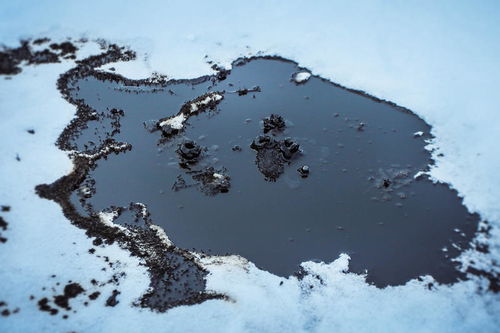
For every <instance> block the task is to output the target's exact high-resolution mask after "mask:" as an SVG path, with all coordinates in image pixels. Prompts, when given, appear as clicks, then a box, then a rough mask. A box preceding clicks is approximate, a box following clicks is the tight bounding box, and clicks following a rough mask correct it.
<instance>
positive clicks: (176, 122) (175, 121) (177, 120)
mask: <svg viewBox="0 0 500 333" xmlns="http://www.w3.org/2000/svg"><path fill="white" fill-rule="evenodd" d="M185 121H186V116H185V115H184V113H179V114H178V115H177V116H174V117H172V118H168V119H167V120H164V121H162V122H161V123H160V127H163V126H166V125H168V126H170V127H172V128H173V129H176V130H180V129H182V128H183V127H184V122H185Z"/></svg>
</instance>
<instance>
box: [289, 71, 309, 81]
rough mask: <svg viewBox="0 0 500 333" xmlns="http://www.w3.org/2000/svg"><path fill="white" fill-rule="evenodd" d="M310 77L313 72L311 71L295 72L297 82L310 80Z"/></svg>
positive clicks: (294, 78)
mask: <svg viewBox="0 0 500 333" xmlns="http://www.w3.org/2000/svg"><path fill="white" fill-rule="evenodd" d="M310 77H311V73H309V72H298V73H295V74H294V76H293V80H294V81H295V82H297V83H304V82H306V81H307V80H309V78H310Z"/></svg>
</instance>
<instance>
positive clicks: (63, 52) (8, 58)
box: [0, 39, 78, 75]
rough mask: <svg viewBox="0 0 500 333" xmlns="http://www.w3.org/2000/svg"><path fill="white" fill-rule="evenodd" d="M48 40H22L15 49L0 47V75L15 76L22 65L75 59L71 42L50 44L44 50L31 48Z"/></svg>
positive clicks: (74, 51)
mask: <svg viewBox="0 0 500 333" xmlns="http://www.w3.org/2000/svg"><path fill="white" fill-rule="evenodd" d="M45 42H48V40H46V41H45V40H43V39H36V40H34V41H29V40H23V41H21V43H20V44H21V45H20V46H19V47H15V48H9V47H5V46H0V75H16V74H19V73H20V72H21V71H22V65H40V64H49V63H56V62H61V60H62V59H76V52H77V51H78V47H76V46H75V45H74V44H73V43H72V42H71V41H65V42H62V43H52V44H50V46H47V47H45V49H41V50H34V49H33V46H35V45H42V44H44V43H45Z"/></svg>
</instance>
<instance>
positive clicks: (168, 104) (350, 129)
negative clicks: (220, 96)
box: [73, 59, 477, 286]
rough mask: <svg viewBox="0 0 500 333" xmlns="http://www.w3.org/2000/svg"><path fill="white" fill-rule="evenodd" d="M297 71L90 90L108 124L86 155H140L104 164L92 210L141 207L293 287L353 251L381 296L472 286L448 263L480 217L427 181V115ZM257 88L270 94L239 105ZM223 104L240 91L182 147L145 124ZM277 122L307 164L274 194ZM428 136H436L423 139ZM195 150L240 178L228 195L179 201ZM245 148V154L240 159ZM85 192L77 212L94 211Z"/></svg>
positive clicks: (194, 193) (196, 121) (278, 66)
mask: <svg viewBox="0 0 500 333" xmlns="http://www.w3.org/2000/svg"><path fill="white" fill-rule="evenodd" d="M297 70H298V68H297V67H296V65H295V64H294V63H290V62H285V61H279V60H269V59H258V60H253V61H250V62H249V63H245V64H243V65H241V66H235V67H234V69H233V70H232V72H231V74H230V75H229V76H228V77H227V79H226V80H224V81H221V82H216V83H213V82H204V83H199V84H190V83H179V84H171V85H169V86H168V87H166V88H160V89H158V87H148V86H142V87H125V86H123V85H122V84H119V83H113V82H109V81H99V80H97V79H95V78H92V77H89V78H87V79H83V80H80V81H79V82H77V84H76V86H77V87H78V88H79V90H75V91H74V92H73V93H74V96H76V97H78V98H81V99H83V100H84V101H85V103H87V104H88V105H89V106H91V107H92V108H93V109H95V110H96V111H97V112H98V113H102V114H103V115H102V116H101V117H100V120H97V121H91V122H90V123H89V124H88V125H89V127H88V129H85V130H83V131H82V132H81V135H80V137H78V138H77V139H75V144H77V146H78V148H79V150H81V151H84V150H85V147H84V144H87V147H90V148H92V147H93V146H92V144H89V142H88V141H94V142H95V143H96V144H99V142H100V140H102V139H104V138H106V137H110V136H111V135H112V137H113V138H114V139H115V140H117V141H123V142H127V143H130V144H131V145H132V149H131V150H130V151H127V152H124V153H120V154H118V155H111V156H109V157H108V158H107V159H106V160H100V161H99V162H98V165H97V167H96V168H95V169H94V170H92V171H91V173H90V175H89V179H88V180H87V183H88V182H89V180H94V181H95V185H93V186H94V189H95V194H94V195H93V196H92V197H90V198H87V199H85V202H86V204H90V205H91V207H90V206H87V211H86V210H85V209H83V208H81V209H80V211H81V212H82V214H86V213H88V211H92V210H93V211H100V210H103V209H105V208H107V207H110V206H123V207H125V206H128V205H129V204H130V203H131V202H141V203H144V204H145V205H146V206H147V207H148V210H149V212H150V213H151V216H150V217H151V219H152V221H153V222H154V223H155V224H158V225H161V226H162V227H163V228H164V229H165V231H166V233H167V234H168V236H169V237H170V239H171V240H172V241H173V242H174V243H175V244H176V245H177V246H179V247H181V248H187V249H193V248H194V249H196V250H198V251H204V252H207V253H211V254H226V253H230V254H240V255H242V256H243V257H245V258H248V259H249V260H251V261H252V262H254V263H255V264H256V265H257V266H259V267H261V268H263V269H266V270H269V271H271V272H273V273H276V274H278V275H282V276H287V275H289V274H292V273H293V272H295V271H297V269H298V265H299V263H300V262H302V261H306V260H322V261H326V262H330V261H332V260H334V259H336V258H337V257H338V255H339V254H340V253H342V252H345V253H348V254H349V255H350V256H351V258H352V260H351V265H350V270H351V271H354V272H362V271H363V270H364V269H367V270H368V278H369V280H370V281H373V282H374V283H376V284H377V285H381V286H383V285H387V284H401V283H404V282H405V281H407V280H409V279H411V278H414V277H417V276H419V275H422V274H431V275H433V276H434V277H435V278H436V279H437V280H438V281H441V282H451V281H453V280H455V279H456V278H457V277H458V273H457V272H456V270H455V268H454V266H453V264H452V263H451V261H450V260H449V258H447V257H453V256H456V255H457V254H458V253H459V252H458V250H456V249H455V248H454V247H453V246H452V243H455V245H457V246H459V247H462V248H465V247H466V244H467V243H468V241H469V240H470V239H471V237H472V234H473V232H474V231H475V229H476V226H477V217H475V216H473V215H470V214H468V213H467V211H466V209H465V208H464V207H463V206H462V204H461V199H460V198H458V197H457V195H456V193H455V192H453V191H451V190H450V189H449V188H448V187H447V186H444V185H434V184H432V183H431V182H430V181H428V180H426V179H425V178H423V179H418V180H414V179H413V176H414V175H415V174H416V173H417V172H418V171H420V170H424V169H426V167H427V166H428V164H429V163H430V160H429V158H430V155H429V153H428V152H427V151H425V150H424V146H425V142H424V140H425V139H426V138H429V135H428V133H429V131H430V127H429V126H428V125H426V124H425V123H424V122H423V121H422V120H421V119H419V118H417V117H416V116H414V115H413V114H410V113H408V112H405V111H403V110H400V109H398V108H396V107H393V106H390V105H388V104H386V103H380V102H377V101H374V100H372V99H370V98H367V97H365V96H361V95H358V94H355V93H353V92H350V91H347V90H345V89H342V88H339V87H336V86H334V85H333V84H331V83H329V82H327V81H324V80H321V79H320V78H317V77H311V78H310V79H309V80H308V81H307V82H306V83H304V84H300V85H297V84H295V83H294V82H292V81H291V80H290V78H291V76H292V74H293V73H294V72H296V71H297ZM254 86H259V87H260V90H261V91H260V92H251V93H248V94H246V95H243V96H240V95H239V94H238V93H235V91H236V90H238V89H243V88H248V89H250V88H252V87H254ZM169 90H170V92H169ZM209 91H226V92H225V94H224V100H222V102H221V103H220V104H219V105H218V108H217V110H216V111H206V112H204V113H201V114H199V115H197V116H192V117H191V118H189V120H188V122H187V125H186V128H185V131H184V132H182V133H181V134H179V135H177V136H174V137H172V138H171V139H170V140H166V142H163V141H165V140H163V141H162V140H161V138H162V135H161V132H160V131H157V132H154V133H150V132H149V131H147V130H146V129H145V128H144V126H143V122H144V121H148V120H151V119H154V120H158V119H160V118H164V117H168V116H172V115H175V114H177V113H178V112H179V110H180V108H181V106H182V105H183V104H184V103H185V102H187V101H189V100H192V99H194V98H196V97H198V96H200V95H203V94H204V93H206V92H209ZM112 108H117V109H122V110H123V112H124V115H123V116H121V117H119V122H120V125H121V126H120V132H119V133H115V134H113V133H112V129H113V128H112V126H110V124H111V122H112V121H113V118H110V117H106V115H109V110H110V109H112ZM273 113H274V114H279V115H281V116H283V118H285V120H286V124H287V127H286V129H285V130H284V132H283V133H280V132H277V133H275V134H276V136H275V138H276V139H277V140H281V139H283V138H285V137H291V138H292V140H294V141H295V142H297V143H299V144H300V148H301V151H302V152H301V153H300V154H299V155H298V156H295V157H294V158H293V159H292V160H291V161H290V164H289V165H285V167H284V173H283V174H282V175H281V176H280V177H279V178H278V179H277V180H276V181H274V182H272V181H266V180H265V179H264V176H263V175H262V174H261V173H260V172H259V170H258V168H257V166H256V163H255V160H256V151H255V150H253V149H251V148H250V145H251V143H252V140H253V139H254V138H255V137H256V136H257V135H260V134H263V131H262V122H261V120H262V119H263V118H265V117H268V116H269V115H270V114H273ZM360 123H363V124H361V125H360ZM417 131H423V132H424V133H426V134H424V136H422V137H415V136H414V135H413V133H415V132H417ZM185 138H189V139H192V140H194V141H195V142H196V143H197V144H199V145H201V146H202V147H205V148H206V151H204V152H203V153H202V156H203V158H202V160H201V161H199V162H198V163H197V164H195V165H194V166H192V169H193V170H199V169H202V168H204V167H207V166H213V167H214V168H215V169H221V168H225V169H226V170H227V174H228V175H229V176H230V177H231V188H230V190H229V192H228V193H220V194H217V195H214V196H210V195H206V194H204V193H202V192H201V191H199V188H198V186H196V185H193V186H191V187H188V188H185V189H181V190H179V191H174V190H172V185H173V184H174V182H175V181H176V179H177V176H178V175H181V176H182V177H183V179H185V181H186V183H187V184H188V185H189V184H195V180H193V179H192V178H191V175H190V174H189V173H188V172H186V170H185V169H183V168H180V167H179V157H178V155H177V153H176V152H175V150H176V149H177V148H178V145H179V144H180V143H181V142H183V140H184V139H185ZM235 145H239V146H240V147H241V151H234V150H233V149H232V148H233V147H234V146H235ZM302 165H308V166H309V168H310V174H309V176H308V177H307V178H302V177H301V175H300V174H299V172H297V168H299V167H300V166H302ZM384 181H385V186H384ZM77 193H78V191H75V195H74V196H73V199H74V202H75V203H76V204H77V205H80V204H79V203H78V195H77ZM132 215H133V214H132ZM132 215H130V216H132ZM124 216H125V215H124ZM130 219H131V221H130V224H134V223H135V222H133V221H132V220H133V218H130ZM119 220H120V223H126V222H124V220H125V219H124V217H121V218H120V219H119ZM117 222H118V221H117ZM454 229H458V230H454ZM444 247H446V248H447V249H448V251H447V252H445V251H443V250H442V249H443V248H444Z"/></svg>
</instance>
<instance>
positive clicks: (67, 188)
mask: <svg viewBox="0 0 500 333" xmlns="http://www.w3.org/2000/svg"><path fill="white" fill-rule="evenodd" d="M101 49H103V52H102V53H101V54H99V55H95V56H91V57H88V58H86V59H83V60H77V61H75V63H76V67H74V68H73V69H71V70H69V71H68V72H66V73H64V74H63V75H61V77H60V79H59V80H58V84H57V85H58V88H59V90H60V92H61V94H62V96H63V97H64V98H65V99H66V100H67V101H68V102H69V103H71V104H73V105H75V106H76V108H77V117H76V118H75V119H74V120H73V121H72V122H71V123H70V124H69V125H68V126H67V127H66V129H65V130H64V132H63V133H62V134H61V136H60V138H59V140H58V142H57V145H58V146H59V148H61V149H63V150H74V149H77V148H76V147H75V145H74V144H73V141H74V139H75V138H77V137H80V133H81V132H82V131H83V130H84V129H88V128H90V127H89V125H90V126H91V125H92V122H93V121H97V120H99V121H100V122H101V123H102V122H106V124H107V126H108V127H109V131H108V132H106V133H104V134H102V135H101V136H99V135H97V137H96V138H93V139H92V140H90V142H88V145H87V146H86V147H85V148H81V149H77V150H79V151H86V152H90V151H91V152H93V153H92V155H90V154H89V155H80V154H73V162H74V164H75V169H74V171H73V172H72V173H71V174H69V175H67V176H64V177H62V178H60V179H59V180H57V181H56V182H54V183H53V184H50V185H49V184H44V185H39V186H37V187H36V191H37V193H38V194H39V195H40V196H41V197H43V198H47V199H50V200H54V201H56V202H58V203H59V204H60V205H61V207H62V209H63V212H64V214H65V216H66V217H68V218H69V219H70V220H71V221H72V222H73V224H75V225H76V226H78V227H80V228H83V229H85V230H86V232H87V235H88V236H89V237H94V238H95V239H94V245H96V246H104V245H106V244H112V243H114V242H118V243H119V244H120V245H121V246H122V247H124V248H126V249H128V250H129V251H130V253H131V255H133V256H139V257H140V258H142V260H143V262H144V265H145V266H146V267H147V268H148V271H149V273H150V277H151V288H150V291H149V292H148V293H147V294H146V295H144V297H143V298H142V299H141V300H140V301H139V303H138V304H137V305H139V306H143V307H149V308H151V309H155V310H159V311H165V310H167V309H168V308H170V307H173V306H178V305H186V304H194V303H199V302H202V301H204V300H206V299H213V298H224V296H222V295H215V294H210V293H207V292H205V280H204V277H205V275H206V272H205V270H204V269H202V268H201V267H199V266H198V265H197V264H196V263H195V260H194V257H193V256H192V255H191V254H190V253H189V252H187V251H185V250H182V249H179V248H177V247H175V246H172V245H170V244H165V242H163V240H162V238H161V236H162V235H161V234H159V233H158V231H157V230H156V229H154V228H150V226H151V222H150V220H149V219H148V215H149V214H148V213H147V212H143V211H141V210H140V207H141V205H140V204H134V203H131V204H130V205H128V206H127V207H122V209H120V210H119V211H120V213H122V214H123V216H126V215H127V213H130V214H132V216H135V219H134V220H132V221H130V222H131V223H132V224H133V225H130V226H128V228H127V230H123V229H120V228H118V227H116V226H113V225H108V224H104V223H103V222H102V220H101V218H100V217H99V215H98V214H97V213H91V214H81V213H80V212H79V210H78V209H79V208H78V207H80V205H84V199H85V198H87V197H89V196H92V194H93V192H92V190H91V187H92V184H93V181H92V180H89V179H88V173H89V172H90V171H91V170H95V169H96V167H97V163H98V161H105V160H107V159H108V158H109V156H110V155H111V154H119V153H123V152H125V151H130V150H131V149H132V147H131V145H130V144H128V143H126V142H118V141H116V140H114V139H113V138H112V137H113V136H114V135H116V134H117V133H119V132H120V118H121V117H122V116H123V112H122V111H121V110H120V109H111V110H105V111H104V112H103V111H101V112H94V110H93V109H92V108H90V107H89V106H88V105H87V104H86V103H85V102H84V101H82V100H80V99H75V98H73V97H72V96H71V94H70V92H71V90H70V89H71V88H70V87H71V86H72V85H74V84H75V83H76V82H78V81H79V80H81V79H84V78H86V77H93V78H100V79H102V80H108V81H109V82H121V83H124V84H125V85H126V86H127V89H128V90H127V91H130V90H133V89H134V87H137V86H140V85H154V84H156V85H159V86H161V84H162V80H161V78H156V79H155V80H151V79H147V80H140V81H130V80H127V79H126V78H123V77H121V76H119V75H111V74H108V73H104V72H101V71H97V70H96V69H95V68H97V67H99V66H102V65H104V64H107V63H110V62H116V61H128V60H131V59H134V58H135V53H134V52H132V51H130V50H127V49H125V48H122V47H118V46H117V45H114V44H107V43H105V42H102V45H101ZM61 52H64V51H61ZM209 79H211V78H210V77H206V78H200V79H199V81H200V82H201V81H205V80H209ZM153 81H154V83H152V82H153ZM179 82H180V81H179ZM141 129H142V130H144V127H143V126H142V124H141ZM95 134H97V132H96V133H95ZM82 187H87V188H88V191H83V192H82V191H80V192H79V194H80V197H81V200H80V201H79V202H77V204H76V206H75V205H74V204H73V203H72V202H71V200H70V197H71V196H72V195H73V194H74V193H75V192H76V191H77V190H78V189H81V188H82ZM87 208H90V207H87ZM111 210H112V207H108V211H111ZM117 215H120V214H119V213H118V214H117ZM122 219H123V217H122ZM139 219H141V221H142V222H143V223H142V225H138V224H137V223H134V221H135V220H137V221H139ZM119 220H120V219H119ZM127 221H129V220H128V219H127ZM91 250H92V249H91ZM91 250H89V252H91ZM92 252H94V251H92ZM92 252H91V253H92ZM186 275H189V279H187V280H186V279H185V278H184V276H186ZM116 296H117V295H116ZM116 296H114V297H113V298H112V299H111V301H110V302H111V303H114V302H115V301H116V302H118V300H116ZM113 299H115V301H113ZM39 302H40V303H39V304H40V309H42V310H43V309H45V310H46V311H48V312H50V313H51V314H54V312H55V311H54V309H55V307H54V306H50V304H49V300H48V299H47V300H44V299H42V300H40V301H39ZM55 310H57V309H55Z"/></svg>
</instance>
